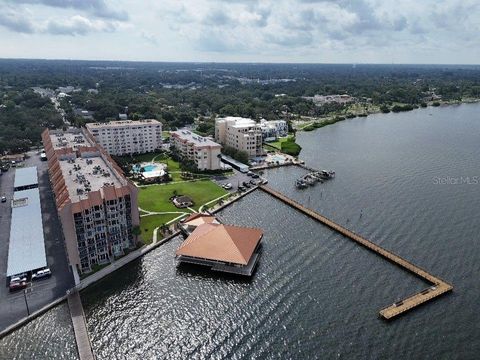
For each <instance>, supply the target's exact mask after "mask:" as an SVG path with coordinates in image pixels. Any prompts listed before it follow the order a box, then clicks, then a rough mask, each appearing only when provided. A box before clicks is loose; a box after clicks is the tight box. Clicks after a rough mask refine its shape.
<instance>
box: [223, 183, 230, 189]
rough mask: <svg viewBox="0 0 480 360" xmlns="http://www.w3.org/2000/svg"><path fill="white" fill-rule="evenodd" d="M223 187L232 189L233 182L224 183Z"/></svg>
mask: <svg viewBox="0 0 480 360" xmlns="http://www.w3.org/2000/svg"><path fill="white" fill-rule="evenodd" d="M223 188H224V189H225V190H230V189H231V188H232V184H230V183H228V184H223Z"/></svg>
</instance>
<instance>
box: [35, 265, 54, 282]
mask: <svg viewBox="0 0 480 360" xmlns="http://www.w3.org/2000/svg"><path fill="white" fill-rule="evenodd" d="M51 275H52V272H51V271H50V269H49V268H45V269H42V270H38V271H37V272H36V273H35V274H33V275H32V280H38V279H42V278H44V277H48V276H51Z"/></svg>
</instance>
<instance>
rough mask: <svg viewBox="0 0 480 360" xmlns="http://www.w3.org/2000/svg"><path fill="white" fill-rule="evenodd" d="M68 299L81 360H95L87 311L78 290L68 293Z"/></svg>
mask: <svg viewBox="0 0 480 360" xmlns="http://www.w3.org/2000/svg"><path fill="white" fill-rule="evenodd" d="M67 300H68V308H69V309H70V316H71V317H72V324H73V331H74V333H75V341H76V343H77V349H78V355H79V357H80V360H93V359H95V357H94V356H93V350H92V344H91V343H90V337H89V336H88V330H87V322H86V320H85V313H84V312H83V306H82V300H81V299H80V295H79V293H78V291H73V292H71V293H70V294H69V295H68V297H67Z"/></svg>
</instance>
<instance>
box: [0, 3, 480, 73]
mask: <svg viewBox="0 0 480 360" xmlns="http://www.w3.org/2000/svg"><path fill="white" fill-rule="evenodd" d="M0 5H1V8H0V9H1V11H0V45H1V46H0V57H1V58H42V59H85V60H87V59H91V60H140V61H193V62H197V61H198V62H204V61H207V62H211V61H214V62H308V63H387V64H391V63H395V64H400V63H417V64H479V63H480V36H479V34H480V1H479V0H444V1H442V0H350V1H347V0H145V1H142V0H116V1H113V0H112V1H110V0H0Z"/></svg>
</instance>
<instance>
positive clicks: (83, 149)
mask: <svg viewBox="0 0 480 360" xmlns="http://www.w3.org/2000/svg"><path fill="white" fill-rule="evenodd" d="M49 134H50V140H51V141H52V144H53V147H54V149H55V150H57V151H58V150H60V151H59V152H61V149H64V154H65V155H66V156H63V157H62V156H59V158H58V163H59V166H60V170H61V172H62V177H63V179H64V181H65V186H66V188H67V190H68V195H69V198H70V199H71V201H72V202H76V201H79V200H84V199H87V198H88V193H89V192H94V191H98V190H101V189H102V188H103V186H111V185H113V186H115V187H121V186H123V185H126V181H124V179H123V178H122V177H121V175H119V174H118V173H117V172H116V171H115V170H114V168H113V166H112V164H111V163H110V162H109V160H108V159H107V158H106V157H105V155H104V154H102V153H101V151H100V148H98V146H97V145H96V144H94V143H93V141H92V140H90V139H89V138H88V137H86V136H85V135H84V134H83V133H82V132H81V131H79V130H77V129H72V130H70V131H66V132H61V131H55V132H54V131H51V132H50V133H49ZM70 148H73V150H74V151H75V152H73V153H72V152H71V151H70V150H69V149H70Z"/></svg>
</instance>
